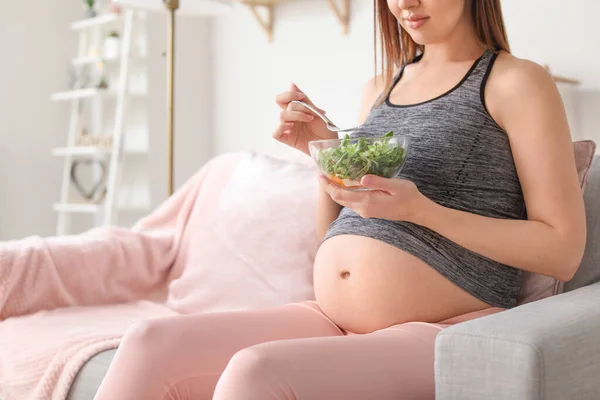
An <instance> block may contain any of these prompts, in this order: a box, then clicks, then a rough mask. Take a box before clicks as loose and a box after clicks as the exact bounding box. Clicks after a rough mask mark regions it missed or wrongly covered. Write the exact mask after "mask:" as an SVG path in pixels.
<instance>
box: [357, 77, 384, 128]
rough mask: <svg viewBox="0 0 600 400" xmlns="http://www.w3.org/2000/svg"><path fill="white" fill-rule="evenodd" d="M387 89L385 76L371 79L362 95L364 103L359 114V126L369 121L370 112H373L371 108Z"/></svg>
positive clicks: (362, 102)
mask: <svg viewBox="0 0 600 400" xmlns="http://www.w3.org/2000/svg"><path fill="white" fill-rule="evenodd" d="M385 88H386V82H385V76H384V75H383V74H379V75H377V76H375V77H373V78H371V79H369V80H368V81H367V82H366V83H365V85H364V87H363V93H362V101H361V107H360V113H359V121H358V122H359V125H362V123H363V122H364V121H365V120H366V119H367V116H368V115H369V112H370V111H371V107H373V105H374V104H375V102H376V101H377V98H378V97H379V96H380V95H381V94H382V93H383V91H384V90H385Z"/></svg>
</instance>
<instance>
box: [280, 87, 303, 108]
mask: <svg viewBox="0 0 600 400" xmlns="http://www.w3.org/2000/svg"><path fill="white" fill-rule="evenodd" d="M305 99H306V95H305V94H304V93H302V92H295V91H288V92H283V93H280V94H278V95H277V96H276V97H275V102H276V103H277V105H278V106H279V107H281V108H282V109H285V108H287V106H288V104H290V102H291V101H293V100H305Z"/></svg>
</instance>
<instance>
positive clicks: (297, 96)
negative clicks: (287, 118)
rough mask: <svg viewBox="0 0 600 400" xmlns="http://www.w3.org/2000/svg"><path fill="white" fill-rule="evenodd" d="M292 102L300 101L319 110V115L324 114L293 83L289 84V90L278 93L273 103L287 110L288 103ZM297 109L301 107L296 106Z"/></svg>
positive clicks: (323, 111)
mask: <svg viewBox="0 0 600 400" xmlns="http://www.w3.org/2000/svg"><path fill="white" fill-rule="evenodd" d="M293 100H302V101H304V102H306V103H308V104H310V105H311V106H313V107H315V108H316V109H317V110H319V112H320V113H322V114H325V113H326V111H325V110H322V109H320V108H319V107H317V106H315V105H314V103H313V102H312V101H311V100H310V99H309V98H308V97H307V96H306V94H305V93H304V92H303V91H302V90H300V89H299V88H298V86H296V84H295V83H293V82H292V83H290V88H289V89H288V91H286V92H283V93H280V94H278V95H277V96H275V102H276V103H277V105H278V106H279V107H280V108H282V109H285V108H287V107H288V105H289V103H290V102H292V101H293ZM298 107H302V106H298ZM303 108H305V107H303ZM307 111H308V110H307Z"/></svg>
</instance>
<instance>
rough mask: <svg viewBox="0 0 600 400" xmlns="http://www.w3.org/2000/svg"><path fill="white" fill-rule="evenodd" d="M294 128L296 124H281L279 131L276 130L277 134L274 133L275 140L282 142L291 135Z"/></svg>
mask: <svg viewBox="0 0 600 400" xmlns="http://www.w3.org/2000/svg"><path fill="white" fill-rule="evenodd" d="M293 127H294V123H293V122H285V123H283V124H280V125H279V126H278V127H277V129H275V132H273V138H274V139H276V140H280V141H281V139H282V138H283V137H284V136H285V135H286V134H287V133H289V131H290V129H292V128H293Z"/></svg>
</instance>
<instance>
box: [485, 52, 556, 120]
mask: <svg viewBox="0 0 600 400" xmlns="http://www.w3.org/2000/svg"><path fill="white" fill-rule="evenodd" d="M485 102H486V106H487V107H488V110H489V112H490V114H491V115H492V117H493V118H494V119H495V120H496V121H497V122H498V123H499V124H500V126H502V127H505V125H506V118H507V117H508V116H509V115H510V113H511V110H514V109H519V108H522V107H525V108H530V107H532V106H536V105H537V106H542V107H551V108H554V107H557V106H558V105H559V103H560V94H559V92H558V88H557V87H556V84H555V82H554V80H553V78H552V76H551V75H550V73H549V72H548V71H547V70H546V69H545V68H544V67H543V66H541V65H539V64H537V63H535V62H533V61H530V60H527V59H522V58H518V57H515V56H513V55H512V54H509V53H507V52H504V51H502V52H500V53H499V54H498V57H497V59H496V61H495V63H494V66H493V68H492V70H491V73H490V75H489V78H488V82H487V84H486V88H485Z"/></svg>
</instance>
